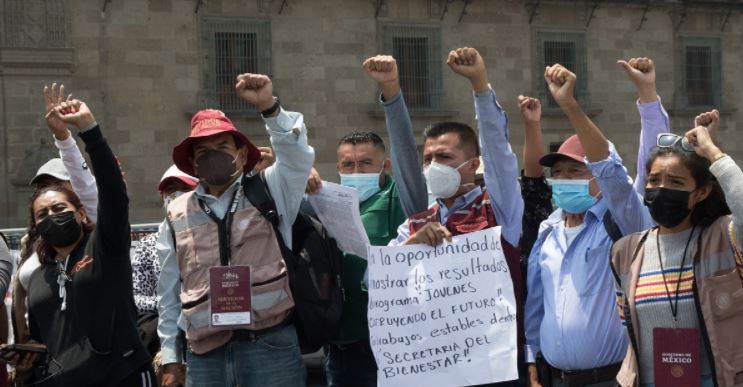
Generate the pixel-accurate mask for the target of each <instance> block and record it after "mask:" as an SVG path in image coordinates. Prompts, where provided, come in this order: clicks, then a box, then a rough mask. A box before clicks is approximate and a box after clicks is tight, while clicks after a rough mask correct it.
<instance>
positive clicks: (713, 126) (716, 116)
mask: <svg viewBox="0 0 743 387" xmlns="http://www.w3.org/2000/svg"><path fill="white" fill-rule="evenodd" d="M694 126H695V127H696V126H704V127H705V128H707V131H709V135H710V136H711V137H712V140H714V139H715V138H717V131H718V130H719V129H720V112H719V111H718V110H717V109H714V110H712V111H708V112H705V113H701V114H699V115H698V116H696V117H694Z"/></svg>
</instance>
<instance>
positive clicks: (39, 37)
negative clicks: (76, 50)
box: [0, 0, 67, 48]
mask: <svg viewBox="0 0 743 387" xmlns="http://www.w3.org/2000/svg"><path fill="white" fill-rule="evenodd" d="M0 8H2V10H0V11H2V12H0V16H2V17H3V20H0V46H4V47H33V48H47V47H66V46H67V15H66V14H65V2H64V1H63V0H46V1H43V2H40V3H39V2H29V1H25V0H5V1H4V2H3V1H0Z"/></svg>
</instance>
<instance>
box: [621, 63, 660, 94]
mask: <svg viewBox="0 0 743 387" xmlns="http://www.w3.org/2000/svg"><path fill="white" fill-rule="evenodd" d="M617 63H618V64H619V65H621V66H622V68H623V69H624V71H625V72H626V73H627V76H629V79H630V80H631V81H632V83H634V84H635V87H636V88H637V90H638V92H639V93H640V102H652V101H655V100H656V99H658V94H657V93H656V90H655V63H653V60H652V59H650V58H631V59H630V60H629V61H623V60H618V61H617Z"/></svg>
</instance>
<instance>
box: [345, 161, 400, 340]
mask: <svg viewBox="0 0 743 387" xmlns="http://www.w3.org/2000/svg"><path fill="white" fill-rule="evenodd" d="M359 207H360V208H359V211H360V212H361V222H362V223H363V224H364V228H365V229H366V235H368V236H369V242H371V244H372V246H387V243H389V241H390V240H391V239H393V238H395V237H396V236H397V227H398V226H399V225H400V224H402V222H404V221H405V219H406V217H405V214H404V213H403V210H402V206H401V205H400V197H399V195H398V192H397V186H396V185H395V181H394V180H393V179H392V177H391V176H389V175H387V176H385V185H384V188H382V190H381V191H379V192H377V193H376V194H374V196H372V197H370V198H369V199H366V200H365V201H364V202H362V203H361V205H360V206H359ZM365 272H366V260H365V259H363V258H360V257H358V256H355V255H352V254H345V259H344V261H343V286H344V288H345V290H346V303H345V304H344V305H343V316H342V317H341V328H340V330H339V332H338V337H337V338H336V340H335V341H336V342H339V343H343V342H352V341H358V340H368V338H369V325H368V323H367V318H366V309H367V304H368V302H369V295H368V293H367V292H366V291H365V290H364V289H363V288H362V281H363V279H364V273H365Z"/></svg>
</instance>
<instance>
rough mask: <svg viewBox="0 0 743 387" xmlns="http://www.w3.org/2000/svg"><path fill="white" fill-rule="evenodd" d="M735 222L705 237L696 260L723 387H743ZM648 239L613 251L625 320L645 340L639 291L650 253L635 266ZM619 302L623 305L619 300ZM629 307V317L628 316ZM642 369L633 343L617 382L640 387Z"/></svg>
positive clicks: (625, 242)
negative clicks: (733, 237) (733, 236)
mask: <svg viewBox="0 0 743 387" xmlns="http://www.w3.org/2000/svg"><path fill="white" fill-rule="evenodd" d="M730 220H731V218H730V216H722V217H720V218H719V219H717V221H715V222H714V223H713V224H712V225H710V226H709V227H707V228H706V229H705V230H704V232H703V233H702V236H701V238H702V248H701V250H700V251H699V252H697V254H696V255H695V257H694V258H695V260H694V281H695V286H696V294H697V297H698V299H699V304H698V306H699V308H700V309H699V310H698V311H697V312H698V313H699V314H700V315H701V316H700V317H701V318H700V320H701V321H702V322H703V323H704V328H705V329H704V330H703V332H702V334H705V335H706V336H707V338H708V340H709V346H710V349H711V353H710V355H711V356H710V360H711V361H712V362H714V364H713V366H714V370H715V375H714V376H715V378H716V379H717V386H720V387H733V386H736V387H737V386H743V338H741V334H740V331H741V327H743V286H741V274H740V273H739V272H738V269H737V268H736V260H735V257H734V255H733V249H732V246H731V243H730V237H729V234H728V232H727V231H728V228H729V225H730ZM643 234H644V232H643V233H635V234H632V235H628V236H627V237H625V238H622V239H620V240H619V241H617V243H616V244H614V247H613V248H612V266H613V269H614V272H615V273H616V275H618V276H619V280H620V282H621V284H620V285H621V291H622V293H623V295H624V297H623V298H622V300H621V301H620V302H619V304H620V305H619V307H620V314H622V313H623V314H624V317H625V319H627V320H629V321H631V325H632V330H633V332H632V334H633V335H634V337H637V336H638V334H639V330H638V329H639V328H638V325H639V324H641V323H642V322H641V321H638V318H637V309H636V308H635V290H636V287H637V281H638V278H639V276H640V269H641V267H642V261H643V258H644V251H645V249H644V248H640V250H639V251H638V253H637V257H636V258H635V259H634V261H633V260H632V257H633V255H634V253H635V249H636V248H637V245H638V244H639V242H640V239H641V236H642V235H643ZM618 301H619V300H618ZM623 305H627V307H628V308H629V313H626V312H624V311H623V309H624V306H623ZM638 373H639V365H638V364H637V357H636V355H635V351H634V347H633V344H632V343H630V345H629V348H628V350H627V356H626V357H625V359H624V363H623V364H622V369H621V370H620V371H619V374H618V375H617V382H618V383H619V385H620V386H622V387H633V386H634V387H636V386H638V385H639V376H638Z"/></svg>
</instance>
